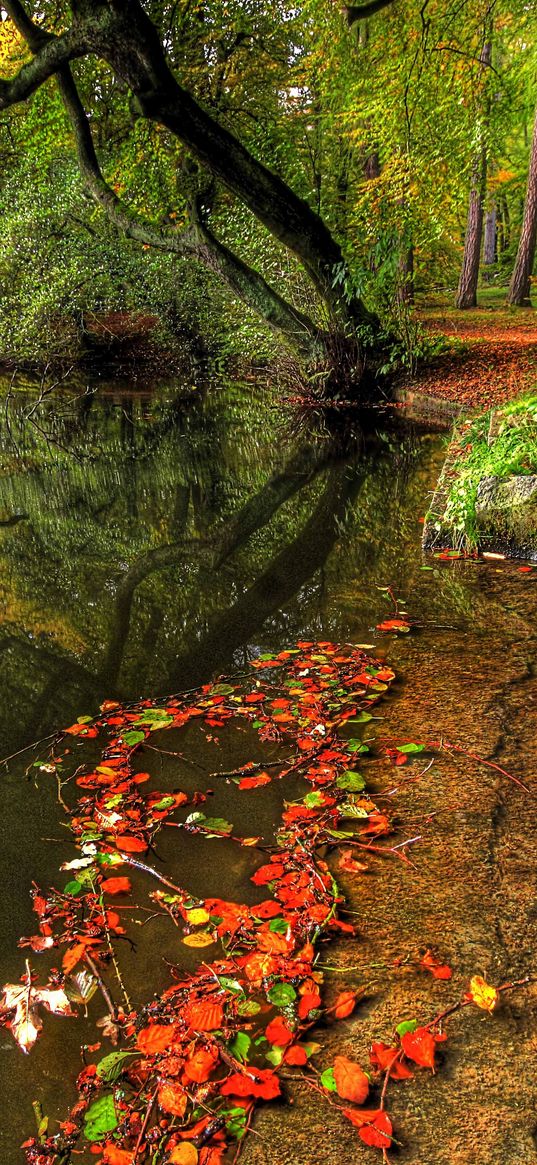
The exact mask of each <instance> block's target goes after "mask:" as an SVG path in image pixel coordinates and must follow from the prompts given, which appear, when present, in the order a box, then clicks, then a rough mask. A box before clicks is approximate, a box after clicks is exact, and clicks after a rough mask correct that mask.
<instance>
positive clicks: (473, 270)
mask: <svg viewBox="0 0 537 1165" xmlns="http://www.w3.org/2000/svg"><path fill="white" fill-rule="evenodd" d="M491 55H492V46H491V43H490V41H487V42H486V43H485V44H484V45H483V49H482V51H481V58H480V59H481V63H482V64H483V65H485V66H486V65H490V62H491ZM484 129H485V126H484V125H483V126H482V127H481V141H480V143H479V148H478V151H477V153H476V157H475V159H474V166H473V172H472V186H471V189H470V201H469V204H468V219H467V223H466V236H465V239H464V254H463V258H462V268H461V274H460V279H459V286H458V290H457V298H456V300H455V305H456V307H458V308H463V309H465V308H469V307H477V283H478V279H479V257H480V254H481V240H482V237H483V208H484V202H485V189H486V182H487V148H486V142H485V140H484Z"/></svg>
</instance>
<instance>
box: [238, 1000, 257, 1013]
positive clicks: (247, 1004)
mask: <svg viewBox="0 0 537 1165" xmlns="http://www.w3.org/2000/svg"><path fill="white" fill-rule="evenodd" d="M237 1011H238V1014H239V1015H257V1014H258V1012H260V1011H261V1004H260V1003H256V1001H255V999H243V1000H241V1002H240V1003H239V1004H238V1005H237Z"/></svg>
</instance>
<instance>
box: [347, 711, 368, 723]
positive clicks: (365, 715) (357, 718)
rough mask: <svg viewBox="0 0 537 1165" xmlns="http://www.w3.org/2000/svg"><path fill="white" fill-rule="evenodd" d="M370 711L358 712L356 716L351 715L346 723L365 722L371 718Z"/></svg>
mask: <svg viewBox="0 0 537 1165" xmlns="http://www.w3.org/2000/svg"><path fill="white" fill-rule="evenodd" d="M372 719H373V716H372V715H371V712H359V713H358V715H357V716H353V718H352V720H348V721H347V723H348V724H367V722H368V720H372Z"/></svg>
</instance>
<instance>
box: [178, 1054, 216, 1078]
mask: <svg viewBox="0 0 537 1165" xmlns="http://www.w3.org/2000/svg"><path fill="white" fill-rule="evenodd" d="M218 1060H219V1056H218V1052H217V1051H216V1049H213V1048H199V1049H198V1051H197V1052H194V1053H193V1055H192V1056H190V1058H189V1059H188V1060H187V1062H186V1064H185V1074H184V1077H185V1078H186V1080H191V1081H193V1082H194V1083H195V1084H205V1083H206V1081H207V1080H208V1079H209V1076H210V1075H211V1072H213V1071H214V1069H215V1067H216V1065H217V1063H218Z"/></svg>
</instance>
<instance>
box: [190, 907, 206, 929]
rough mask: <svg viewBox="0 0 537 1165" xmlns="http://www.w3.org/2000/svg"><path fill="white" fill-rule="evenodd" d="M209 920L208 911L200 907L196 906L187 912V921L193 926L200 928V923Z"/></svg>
mask: <svg viewBox="0 0 537 1165" xmlns="http://www.w3.org/2000/svg"><path fill="white" fill-rule="evenodd" d="M209 918H210V915H209V911H208V910H204V909H203V907H202V906H196V907H194V909H193V910H189V912H188V921H189V922H191V923H192V924H193V926H201V924H202V922H208V921H209Z"/></svg>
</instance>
